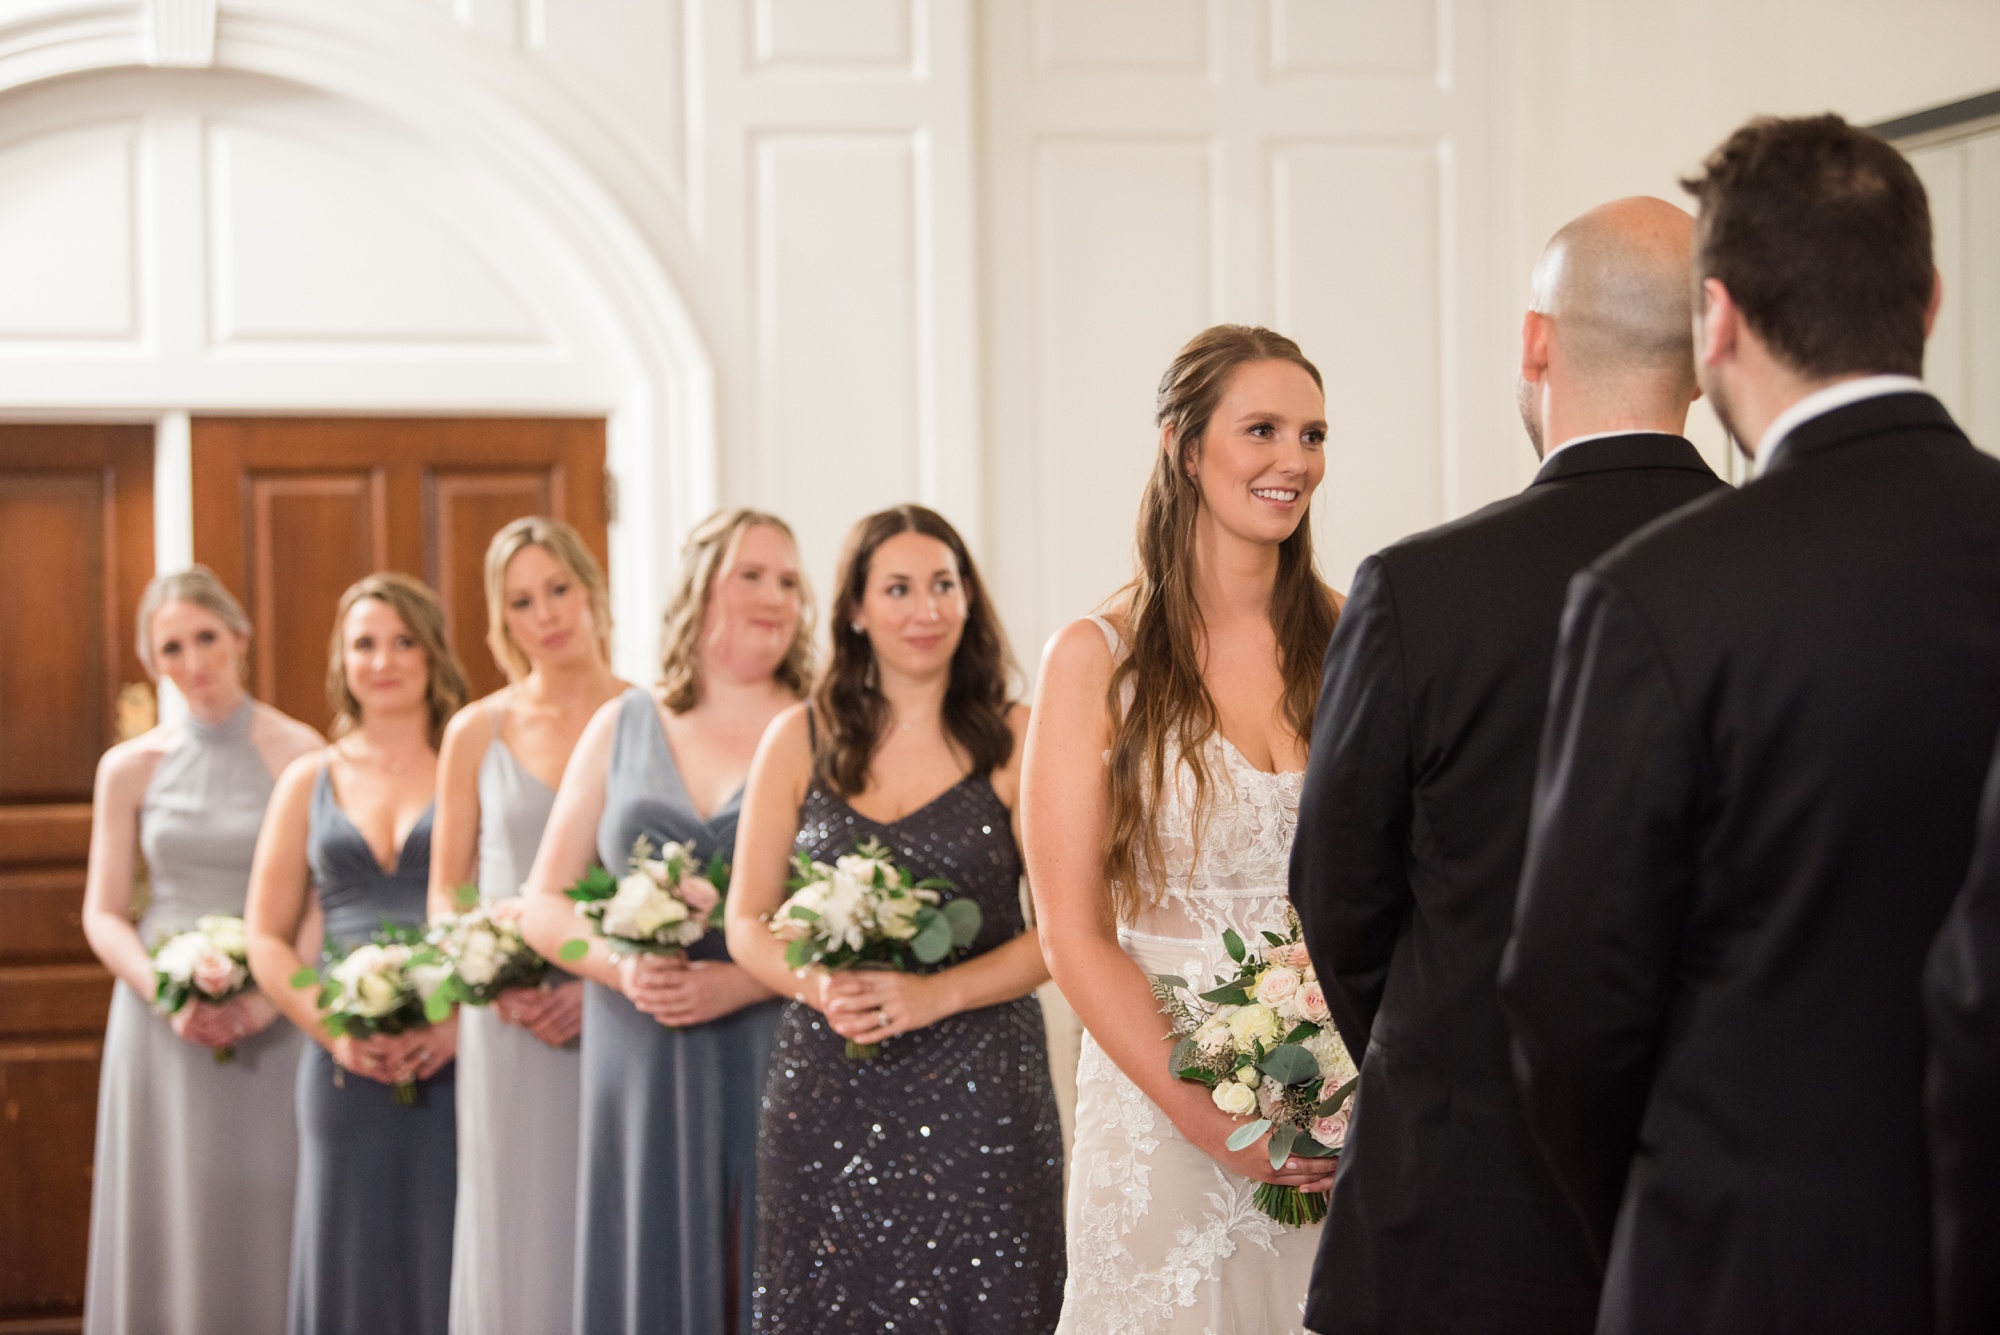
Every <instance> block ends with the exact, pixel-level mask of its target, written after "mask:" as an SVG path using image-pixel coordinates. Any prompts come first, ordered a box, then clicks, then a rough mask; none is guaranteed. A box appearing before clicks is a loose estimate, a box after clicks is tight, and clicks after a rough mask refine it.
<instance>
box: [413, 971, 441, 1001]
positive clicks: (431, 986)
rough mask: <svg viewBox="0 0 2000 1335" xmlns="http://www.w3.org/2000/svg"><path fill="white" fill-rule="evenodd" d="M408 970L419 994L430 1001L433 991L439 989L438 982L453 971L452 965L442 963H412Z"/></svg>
mask: <svg viewBox="0 0 2000 1335" xmlns="http://www.w3.org/2000/svg"><path fill="white" fill-rule="evenodd" d="M408 972H409V978H410V984H411V986H413V987H415V988H416V989H417V995H418V996H420V997H422V998H423V999H424V1000H426V1001H428V1000H430V995H431V993H433V992H435V991H437V990H438V984H439V983H442V982H443V981H444V980H445V977H446V976H447V975H448V974H449V973H450V972H451V966H450V965H447V964H442V963H440V964H412V965H411V966H410V968H409V971H408Z"/></svg>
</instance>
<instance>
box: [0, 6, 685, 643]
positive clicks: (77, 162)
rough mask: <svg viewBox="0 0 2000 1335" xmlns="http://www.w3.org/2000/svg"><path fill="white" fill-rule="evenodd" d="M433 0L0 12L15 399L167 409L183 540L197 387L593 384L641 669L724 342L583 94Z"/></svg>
mask: <svg viewBox="0 0 2000 1335" xmlns="http://www.w3.org/2000/svg"><path fill="white" fill-rule="evenodd" d="M436 17H437V16H435V15H431V14H427V13H425V12H424V11H422V10H421V9H419V8H417V7H415V6H412V7H411V9H410V10H409V11H408V12H407V13H406V14H402V15H398V14H396V13H395V12H393V11H391V10H388V9H386V8H379V7H362V6H326V5H318V6H311V7H307V6H302V5H295V4H284V3H268V0H267V2H266V3H259V4H250V5H241V6H238V5H231V6H229V7H228V9H227V10H226V11H225V12H224V13H223V14H222V15H221V18H220V21H219V23H218V22H217V21H216V19H215V17H214V6H213V5H208V6H203V5H200V4H186V3H172V2H171V0H155V2H154V3H153V4H150V5H145V6H140V5H133V6H131V7H130V8H129V9H127V10H124V11H122V12H121V11H117V10H112V11H107V10H105V9H104V8H102V7H85V6H83V5H79V4H74V3H68V4H53V3H52V4H49V5H46V6H43V7H41V12H40V13H38V14H34V15H27V14H23V13H22V12H21V11H19V10H17V11H16V13H15V15H14V16H12V17H10V20H9V21H8V22H7V23H5V24H4V25H0V413H4V414H5V415H6V416H9V417H15V418H23V417H34V418H49V417H88V418H94V419H107V418H124V419H130V420H147V419H152V420H157V421H159V422H160V424H161V433H160V453H159V459H160V467H159V474H160V475H159V479H158V482H159V484H160V485H159V486H158V488H157V493H156V494H157V496H158V507H159V519H160V523H159V526H158V532H159V548H160V555H161V557H162V559H163V560H164V561H166V562H168V563H175V562H177V561H178V560H183V559H185V555H186V552H187V550H188V549H189V538H188V530H187V525H186V522H185V513H186V508H187V496H186V486H185V478H186V471H187V458H186V445H185V441H186V425H185V424H186V420H187V415H188V414H190V413H197V414H198V413H238V412H262V413H287V412H299V413H362V412H366V413H395V414H426V413H453V414H486V413H506V414H516V415H531V414H566V415H592V416H603V417H604V418H606V419H607V423H608V433H607V463H608V465H609V467H610V468H611V470H612V472H613V474H614V476H615V477H616V479H617V480H618V482H619V484H620V492H621V498H622V505H621V514H620V515H619V516H618V517H617V519H616V520H615V521H614V523H613V525H612V528H611V533H610V546H611V562H612V572H611V573H612V580H613V585H614V597H615V599H616V603H617V607H616V611H617V618H618V623H619V630H620V634H619V636H618V642H617V646H616V654H617V657H618V660H619V663H620V666H621V667H622V668H624V669H625V670H627V671H631V672H642V671H644V670H645V669H644V666H643V665H644V663H645V660H646V658H647V656H648V653H649V651H650V638H651V624H652V620H653V617H654V616H655V615H656V614H657V610H658V607H659V605H660V602H661V599H662V597H663V595H664V588H663V580H664V577H665V572H666V571H667V570H668V569H669V568H670V566H671V560H672V555H673V551H674V548H675V546H676V545H677V544H678V540H679V537H680V535H681V534H682V533H683V532H684V531H685V529H686V527H687V525H688V524H689V523H691V522H692V521H693V520H694V519H695V518H698V517H699V516H700V515H701V514H703V513H705V512H706V511H707V510H708V509H709V508H711V507H712V506H713V504H714V502H715V492H716V487H715V460H714V436H713V416H714V414H713V407H712V402H713V387H712V384H713V375H712V371H711V368H710V363H709V359H708V356H707V353H706V350H705V348H704V346H703V342H702V340H701V338H700V336H699V335H698V333H697V332H696V330H695V327H694V324H693V321H692V320H691V319H690V317H689V315H688V313H687V309H686V307H685V305H684V304H683V302H682V301H681V298H680V296H679V293H678V292H677V290H676V288H675V285H674V284H673V282H672V281H671V279H670V278H669V277H668V275H667V273H666V272H665V270H664V268H663V267H662V265H661V264H660V262H659V259H658V256H657V254H656V252H655V251H654V249H653V248H652V247H651V246H650V245H649V244H648V241H647V239H646V238H645V236H644V235H643V230H642V229H641V228H640V227H638V226H636V225H635V223H634V220H633V217H632V215H631V213H630V206H629V204H628V203H627V202H626V201H624V200H622V199H621V198H620V196H619V194H618V192H617V190H616V189H615V188H614V187H615V185H616V184H617V183H616V182H610V181H607V180H605V179H604V177H605V174H606V170H607V158H606V153H605V150H604V148H603V146H602V145H598V144H595V143H593V142H592V140H591V137H590V133H589V125H588V122H587V121H585V120H584V119H583V118H581V117H579V116H576V115H574V114H573V108H570V107H569V106H568V104H567V103H566V102H565V100H564V97H563V94H562V93H561V91H560V90H559V89H556V88H555V87H553V86H552V85H551V86H537V85H534V84H533V83H532V81H524V80H523V78H522V75H521V73H520V71H519V69H518V68H514V67H506V66H503V64H501V63H499V62H495V63H494V64H493V65H492V66H491V67H488V66H486V65H484V64H482V61H481V59H480V58H479V53H478V52H477V50H476V49H474V48H469V47H463V46H461V47H458V48H456V49H454V50H450V51H447V50H446V44H445V43H444V42H443V37H444V36H447V35H448V32H447V31H445V30H441V28H440V25H439V24H438V23H437V22H436ZM204 25H207V26H204ZM204 40H206V43H207V45H206V46H204ZM447 56H449V57H450V58H447ZM204 57H205V58H206V60H207V63H206V64H204V65H202V66H201V67H200V68H161V67H158V65H157V62H160V61H161V60H162V59H163V58H166V59H178V60H182V61H188V62H198V61H200V60H202V59H203V58H204ZM611 165H612V166H613V167H615V162H613V163H611Z"/></svg>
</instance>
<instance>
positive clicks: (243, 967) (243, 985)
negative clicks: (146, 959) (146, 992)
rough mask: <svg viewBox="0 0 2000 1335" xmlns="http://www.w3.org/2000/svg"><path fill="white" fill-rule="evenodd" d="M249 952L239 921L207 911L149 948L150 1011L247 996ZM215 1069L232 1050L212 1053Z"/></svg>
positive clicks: (164, 1011) (168, 1012)
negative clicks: (185, 926) (151, 955)
mask: <svg viewBox="0 0 2000 1335" xmlns="http://www.w3.org/2000/svg"><path fill="white" fill-rule="evenodd" d="M250 987H251V982H250V948H249V944H248V942H247V941H246V940H245V939H244V934H243V919H241V918H238V917H234V916H232V915H230V914H226V913H210V914H205V915H203V916H202V917H200V918H197V919H195V924H194V927H193V929H192V930H190V931H185V932H175V933H174V934H173V935H172V936H170V937H167V938H166V939H165V940H163V941H161V942H160V943H159V944H158V945H156V946H155V947H153V1012H154V1013H155V1014H157V1015H172V1014H174V1013H175V1012H176V1011H178V1010H180V1009H181V1008H182V1007H183V1006H185V1005H187V1004H188V1002H189V1001H190V1000H194V1001H203V1002H207V1003H208V1004H209V1005H211V1006H219V1005H221V1004H222V1003H223V1002H225V1001H228V1000H229V999H230V998H231V997H235V996H239V995H241V994H242V993H244V992H248V991H249V990H250ZM215 1060H216V1063H217V1064H218V1065H220V1064H223V1063H226V1062H233V1061H235V1060H236V1049H235V1048H230V1047H222V1048H217V1049H215Z"/></svg>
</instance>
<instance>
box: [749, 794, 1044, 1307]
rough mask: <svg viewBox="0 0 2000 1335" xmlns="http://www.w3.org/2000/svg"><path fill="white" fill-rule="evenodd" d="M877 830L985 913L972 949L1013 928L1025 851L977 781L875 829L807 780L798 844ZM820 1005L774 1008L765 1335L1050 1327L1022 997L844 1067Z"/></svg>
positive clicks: (1036, 1127) (766, 1156) (1035, 1077)
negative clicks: (777, 1011)
mask: <svg viewBox="0 0 2000 1335" xmlns="http://www.w3.org/2000/svg"><path fill="white" fill-rule="evenodd" d="M871 836H872V837H874V838H879V839H880V840H881V841H882V842H883V843H884V844H886V845H887V846H888V847H889V850H890V853H891V855H892V856H893V857H894V858H895V860H896V862H897V864H898V865H899V866H901V867H904V868H906V869H907V870H909V871H910V872H911V873H913V874H914V875H916V876H919V877H924V876H942V877H944V878H946V879H947V880H949V881H951V882H952V884H953V885H954V886H955V887H956V889H955V891H954V892H953V895H954V897H958V898H969V899H972V900H975V901H976V902H977V903H978V904H979V907H980V909H981V911H982V912H983V914H984V922H983V924H982V925H981V927H980V931H979V936H978V938H977V939H976V940H974V942H973V943H972V948H971V950H970V952H969V954H971V955H978V954H983V953H984V952H986V951H989V950H992V949H993V948H994V947H996V946H999V945H1002V944H1004V943H1005V942H1007V941H1009V940H1011V939H1013V938H1014V937H1015V936H1018V935H1019V934H1020V933H1021V931H1022V930H1023V929H1024V928H1025V926H1026V923H1025V921H1024V919H1023V917H1022V914H1021V897H1020V881H1021V855H1020V852H1019V850H1018V849H1016V848H1015V846H1014V836H1013V832H1012V830H1011V829H1010V827H1009V825H1008V812H1007V808H1006V806H1005V805H1003V804H1002V803H1001V801H1000V798H999V796H998V795H997V794H996V793H995V792H994V791H993V785H992V784H991V783H990V782H989V781H988V780H987V777H986V776H985V775H983V774H978V775H972V776H968V777H967V778H965V779H964V780H962V781H961V782H959V783H958V784H957V785H956V786H954V787H953V788H951V789H950V790H949V791H948V792H946V793H945V794H944V795H943V796H941V797H939V798H938V799H937V800H935V801H933V802H932V803H930V804H929V805H928V806H925V807H922V808H920V809H918V810H917V811H914V812H912V813H910V814H909V815H908V816H905V817H903V818H902V819H901V820H898V821H892V822H890V823H888V824H883V823H881V822H878V821H872V820H869V819H868V818H867V817H865V816H863V815H861V814H860V813H859V812H857V811H855V810H854V809H853V808H852V807H850V806H848V805H847V803H846V802H844V801H842V800H841V799H840V798H839V797H837V796H835V795H834V794H833V793H831V792H829V791H828V790H827V789H825V788H824V787H822V786H820V785H819V784H817V783H815V784H814V785H813V787H812V789H811V791H810V792H808V793H807V794H806V800H805V805H804V806H803V807H802V808H801V809H800V811H799V836H798V841H797V845H796V847H797V849H798V851H800V852H802V853H806V854H808V855H809V856H811V857H813V858H815V859H817V860H820V861H824V862H831V861H833V860H834V859H835V858H836V857H839V856H840V855H841V854H844V853H848V852H852V851H853V849H854V846H855V845H856V844H857V843H859V842H860V841H862V840H864V839H867V838H870V837H871ZM845 1047H846V1045H845V1042H844V1040H843V1039H841V1037H840V1036H839V1035H838V1034H835V1033H834V1032H833V1031H832V1030H831V1029H829V1028H827V1026H826V1021H825V1020H824V1018H823V1017H822V1016H821V1015H820V1014H819V1012H818V1011H815V1010H813V1009H811V1008H810V1007H808V1006H805V1005H802V1004H799V1003H797V1002H788V1003H786V1005H785V1009H784V1013H783V1016H782V1017H781V1018H780V1020H779V1023H778V1041H777V1049H776V1052H775V1053H774V1054H773V1057H772V1064H771V1078H770V1083H769V1085H767V1086H766V1088H765V1091H764V1102H763V1121H762V1124H761V1126H760V1127H759V1130H758V1137H757V1181H758V1183H759V1184H760V1192H759V1202H758V1212H757V1284H756V1295H755V1297H756V1311H755V1327H754V1328H755V1330H756V1331H757V1332H759V1335H792V1333H793V1332H798V1333H800V1335H804V1333H805V1332H815V1333H817V1332H830V1331H870V1332H874V1331H896V1332H921V1333H922V1335H960V1333H961V1332H963V1333H966V1335H969V1333H970V1332H975V1331H980V1332H985V1331H1006V1332H1008V1335H1037V1332H1048V1331H1052V1330H1054V1329H1055V1324H1056V1317H1057V1315H1058V1314H1059V1312H1060V1311H1061V1308H1062V1292H1063V1271H1064V1251H1063V1202H1062V1134H1061V1130H1060V1128H1059V1126H1058V1123H1057V1121H1056V1101H1055V1091H1054V1089H1053V1088H1052V1087H1051V1085H1050V1083H1049V1053H1048V1039H1047V1034H1046V1031H1045V1030H1044V1029H1043V1027H1042V1007H1041V1003H1040V1002H1039V1001H1037V1000H1036V999H1035V998H1034V997H1033V996H1026V997H1022V998H1020V999H1018V1000H1015V1001H1009V1002H1005V1003H1003V1004H1001V1005H998V1006H987V1007H985V1008H983V1009H980V1010H974V1011H965V1012H962V1013H960V1014H957V1015H952V1016H948V1017H946V1018H945V1019H943V1020H940V1021H939V1022H938V1023H936V1024H934V1025H931V1026H929V1027H928V1028H925V1029H919V1030H915V1031H913V1032H911V1033H907V1034H898V1035H896V1036H895V1037H893V1038H890V1039H888V1040H887V1041H886V1042H884V1043H883V1044H882V1051H881V1055H880V1056H878V1057H876V1058H874V1059H873V1060H871V1061H850V1060H849V1059H848V1057H847V1055H846V1051H845Z"/></svg>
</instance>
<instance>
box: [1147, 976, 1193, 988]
mask: <svg viewBox="0 0 2000 1335" xmlns="http://www.w3.org/2000/svg"><path fill="white" fill-rule="evenodd" d="M1153 981H1154V982H1155V983H1157V984H1163V985H1165V986H1167V987H1173V988H1180V989H1181V990H1183V991H1185V990H1187V985H1188V980H1187V979H1185V978H1183V977H1181V976H1180V975H1179V974H1177V973H1156V974H1154V975H1153Z"/></svg>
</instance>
